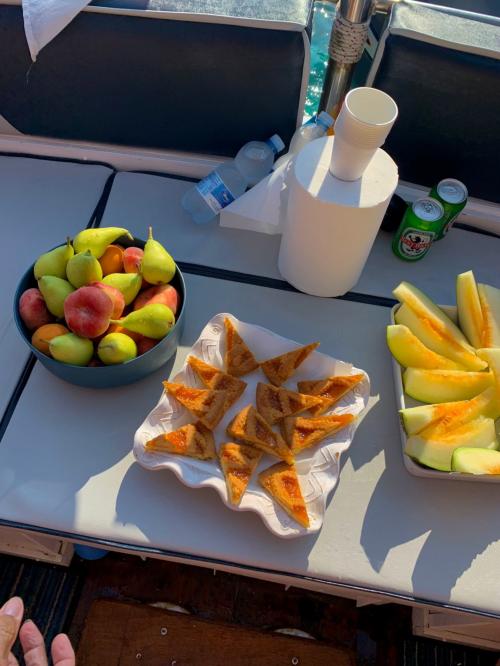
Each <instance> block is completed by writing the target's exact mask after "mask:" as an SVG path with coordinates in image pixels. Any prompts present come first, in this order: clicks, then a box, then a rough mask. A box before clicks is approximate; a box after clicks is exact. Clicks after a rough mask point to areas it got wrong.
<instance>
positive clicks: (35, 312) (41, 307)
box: [19, 287, 55, 331]
mask: <svg viewBox="0 0 500 666" xmlns="http://www.w3.org/2000/svg"><path fill="white" fill-rule="evenodd" d="M19 314H20V315H21V319H22V320H23V322H24V324H25V326H26V328H29V330H30V331H33V330H35V328H39V327H40V326H43V325H44V324H50V323H51V322H53V321H55V317H53V316H52V315H51V314H50V312H49V311H48V309H47V306H46V305H45V301H44V298H43V296H42V292H41V291H40V290H39V289H37V288H36V287H33V288H32V289H26V291H25V292H23V294H22V295H21V298H20V299H19Z"/></svg>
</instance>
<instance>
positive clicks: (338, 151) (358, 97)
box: [330, 88, 398, 181]
mask: <svg viewBox="0 0 500 666" xmlns="http://www.w3.org/2000/svg"><path fill="white" fill-rule="evenodd" d="M397 117H398V107H397V105H396V102H395V101H394V100H393V99H392V97H390V96H389V95H388V94H387V93H385V92H382V90H377V88H354V89H353V90H350V91H349V92H348V93H347V95H346V98H345V100H344V103H343V104H342V108H341V109H340V113H339V115H338V117H337V120H336V122H335V128H334V129H335V142H334V148H333V151H332V159H331V162H330V173H331V174H332V175H333V176H335V177H336V178H340V180H348V181H352V180H358V178H361V176H362V175H363V173H364V171H365V169H366V167H367V166H368V164H369V163H370V161H371V159H372V157H373V156H374V154H375V152H376V151H377V149H378V148H380V146H382V145H383V144H384V141H385V140H386V138H387V136H388V134H389V132H390V131H391V129H392V126H393V125H394V122H395V120H396V118H397Z"/></svg>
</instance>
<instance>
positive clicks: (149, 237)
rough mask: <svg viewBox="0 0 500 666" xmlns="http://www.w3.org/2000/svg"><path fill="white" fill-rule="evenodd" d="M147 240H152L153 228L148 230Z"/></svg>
mask: <svg viewBox="0 0 500 666" xmlns="http://www.w3.org/2000/svg"><path fill="white" fill-rule="evenodd" d="M148 240H153V227H149V229H148Z"/></svg>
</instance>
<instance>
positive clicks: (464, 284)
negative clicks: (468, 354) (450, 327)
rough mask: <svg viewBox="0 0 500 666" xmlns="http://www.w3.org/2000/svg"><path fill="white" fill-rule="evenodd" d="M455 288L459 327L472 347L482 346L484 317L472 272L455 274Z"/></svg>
mask: <svg viewBox="0 0 500 666" xmlns="http://www.w3.org/2000/svg"><path fill="white" fill-rule="evenodd" d="M456 289H457V309H458V321H459V324H460V328H461V329H462V331H463V332H464V333H465V335H466V337H467V338H468V340H469V342H470V343H471V345H472V346H473V347H482V344H483V342H482V341H483V328H484V318H483V311H482V309H481V302H480V300H479V292H478V289H477V284H476V279H475V277H474V273H473V272H472V271H467V272H465V273H460V275H457V284H456Z"/></svg>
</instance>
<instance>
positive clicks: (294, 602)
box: [69, 554, 411, 666]
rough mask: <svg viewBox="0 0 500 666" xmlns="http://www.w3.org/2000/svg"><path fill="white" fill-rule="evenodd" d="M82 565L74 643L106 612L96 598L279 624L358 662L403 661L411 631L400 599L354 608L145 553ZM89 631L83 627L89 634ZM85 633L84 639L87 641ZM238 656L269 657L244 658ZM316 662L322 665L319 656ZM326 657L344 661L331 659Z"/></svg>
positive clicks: (242, 622) (264, 627) (388, 664)
mask: <svg viewBox="0 0 500 666" xmlns="http://www.w3.org/2000/svg"><path fill="white" fill-rule="evenodd" d="M83 566H84V568H85V569H86V572H85V584H84V586H83V589H82V591H81V594H80V597H79V602H78V605H77V607H76V611H75V614H74V616H73V620H72V622H71V626H70V628H69V633H70V636H71V638H72V639H73V641H74V643H75V644H78V643H79V639H80V637H81V636H85V633H84V629H85V625H86V622H87V620H89V619H90V620H92V618H95V617H96V615H95V614H96V613H98V617H101V614H102V613H103V612H104V611H103V610H102V608H100V609H99V610H96V608H95V606H94V608H93V607H92V604H93V602H95V601H96V600H98V599H108V600H113V601H121V602H127V603H132V604H148V605H151V604H154V605H155V606H156V607H158V606H159V607H160V608H165V607H168V606H169V605H170V604H174V605H176V606H179V607H181V608H183V609H185V610H186V611H188V612H189V613H190V616H189V617H190V618H191V619H196V620H208V621H211V622H215V623H219V624H223V625H232V626H233V627H237V628H245V629H246V630H258V631H259V632H263V633H264V635H265V636H266V637H267V636H269V635H271V636H272V637H275V636H276V634H275V633H273V632H275V631H276V630H280V629H294V630H300V631H301V632H305V633H306V634H309V635H310V636H312V637H313V638H315V639H316V640H317V641H319V642H321V644H322V646H326V647H330V648H331V649H332V656H337V655H338V654H341V653H342V654H344V655H347V656H348V657H349V658H351V657H353V656H355V655H357V663H358V664H362V665H364V664H366V665H368V664H370V665H373V666H375V665H376V666H392V665H394V666H395V665H396V664H399V663H402V662H401V660H400V654H399V651H400V650H398V642H397V641H396V636H398V637H399V638H401V637H403V636H409V635H411V613H410V610H409V609H407V608H402V607H399V606H392V605H391V606H383V607H364V608H359V609H358V608H356V604H355V602H353V601H350V600H346V599H341V598H338V597H331V596H329V595H324V594H319V593H316V592H308V591H303V590H299V589H297V588H288V589H285V588H284V587H283V586H282V585H276V584H273V583H267V582H264V581H259V580H255V579H251V578H245V577H242V576H236V575H232V574H225V573H220V572H219V573H214V572H213V571H212V570H208V569H201V568H198V567H188V566H185V565H179V564H174V563H168V562H162V561H159V560H146V561H142V560H140V559H139V558H136V557H130V556H123V555H116V554H113V555H109V556H108V557H106V558H105V559H103V560H99V561H95V562H85V563H83ZM108 609H109V607H108ZM126 612H128V611H126ZM107 624H108V623H105V625H106V626H107ZM90 635H91V634H89V633H88V632H87V637H88V636H90ZM88 640H90V639H89V638H83V639H82V641H84V642H85V641H88ZM254 640H255V638H254ZM81 650H83V651H80V653H79V656H80V657H81V659H82V661H81V663H82V664H85V666H101V665H100V664H98V662H96V663H95V665H94V663H93V662H92V661H89V659H91V657H92V655H89V653H88V652H87V651H86V650H87V648H86V647H85V645H84V644H82V648H81ZM338 650H340V652H337V651H338ZM79 663H80V662H79ZM105 663H107V662H105ZM110 663H111V662H110ZM122 663H123V664H128V662H127V661H124V662H117V664H120V666H122ZM135 663H137V662H135ZM144 663H148V664H149V663H151V664H154V663H155V662H149V661H148V662H144V661H141V664H144ZM162 663H167V664H169V663H170V662H168V661H166V662H165V661H164V662H162ZM181 663H182V664H184V663H186V664H187V663H189V664H193V666H197V665H198V663H200V664H204V666H212V664H214V665H215V664H217V663H218V662H217V661H213V662H210V661H207V660H206V659H205V660H203V661H200V662H192V661H186V662H185V661H182V662H179V661H178V664H179V666H180V664H181ZM222 663H225V662H222ZM227 663H231V664H232V663H234V664H237V663H238V664H239V663H240V662H236V661H227ZM241 663H242V664H243V663H246V664H252V663H255V664H260V663H262V664H265V663H266V662H261V661H254V662H252V661H248V660H247V661H245V662H241ZM275 663H281V662H275ZM284 663H291V662H290V661H289V662H284ZM300 663H301V664H304V663H307V662H302V661H301V662H300ZM313 663H314V662H313ZM317 663H318V666H319V665H320V664H321V663H322V662H321V661H318V662H317ZM330 663H331V664H336V663H339V664H343V663H344V662H341V661H336V660H334V661H330ZM346 663H349V662H346Z"/></svg>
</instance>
